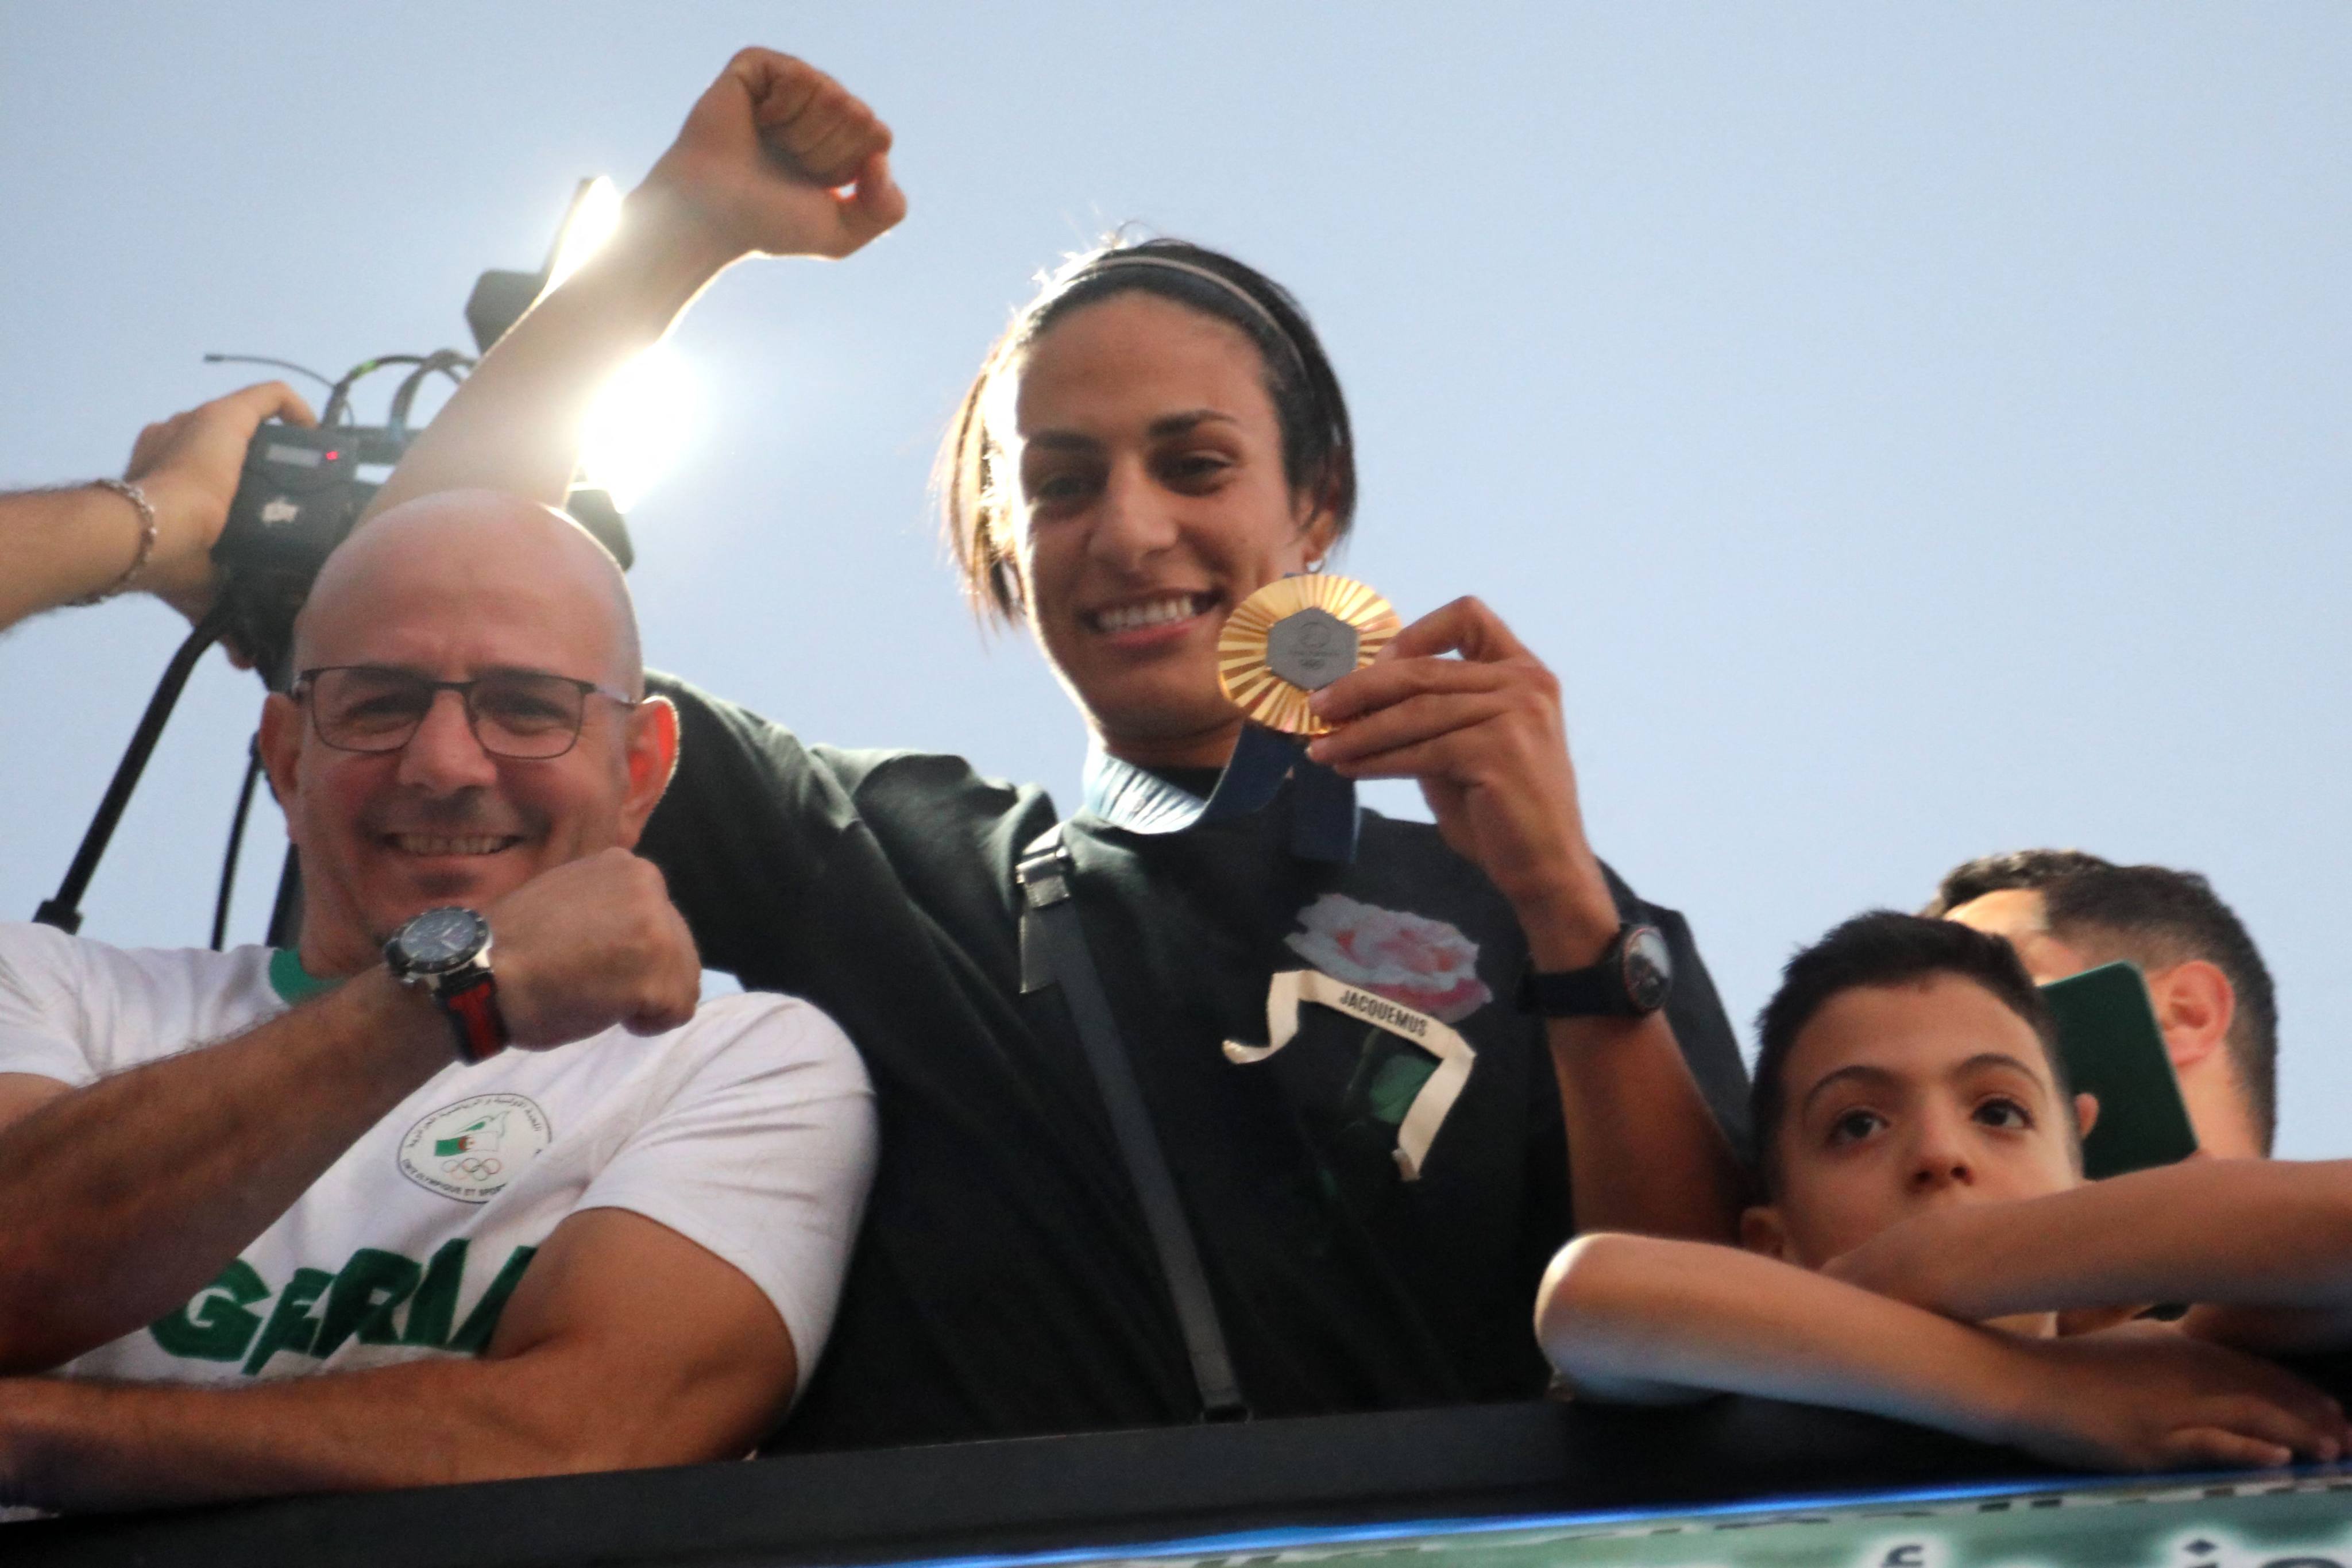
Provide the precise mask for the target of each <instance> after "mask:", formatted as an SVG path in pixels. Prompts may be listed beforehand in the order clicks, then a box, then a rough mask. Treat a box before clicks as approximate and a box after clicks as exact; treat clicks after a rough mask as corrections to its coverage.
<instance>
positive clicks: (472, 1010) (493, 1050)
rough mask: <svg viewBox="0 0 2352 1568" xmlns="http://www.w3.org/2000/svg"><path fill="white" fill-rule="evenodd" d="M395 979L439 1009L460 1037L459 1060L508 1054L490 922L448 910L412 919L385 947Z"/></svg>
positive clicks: (462, 911)
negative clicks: (493, 970)
mask: <svg viewBox="0 0 2352 1568" xmlns="http://www.w3.org/2000/svg"><path fill="white" fill-rule="evenodd" d="M383 961H384V963H386V964H387V965H388V966H390V968H391V970H392V973H393V978H394V979H395V980H398V981H399V982H400V983H401V984H404V985H413V986H415V987H416V989H418V990H419V991H422V992H424V993H425V994H426V995H428V996H430V997H432V998H433V1000H434V1001H435V1002H436V1003H438V1004H439V1005H440V1007H441V1011H442V1013H443V1014H444V1015H445V1016H446V1017H447V1018H448V1020H449V1025H450V1027H452V1028H453V1029H455V1030H456V1031H457V1059H458V1060H459V1061H461V1062H467V1063H469V1064H470V1063H473V1062H478V1061H485V1060H487V1059H488V1058H491V1057H494V1056H496V1055H498V1054H499V1052H500V1051H502V1050H504V1049H505V1048H506V1044H507V1021H506V1019H505V1017H504V1016H501V1015H500V1014H499V984H498V980H497V979H496V977H495V976H493V975H492V974H491V973H490V922H489V921H486V920H484V919H483V918H482V917H481V916H480V915H478V914H476V913H475V912H474V911H473V910H468V909H461V908H459V907H458V906H457V905H455V904H446V905H444V906H443V907H441V908H440V909H437V910H425V912H424V913H423V914H421V915H416V916H415V917H413V918H411V919H410V920H409V921H408V922H407V923H406V924H404V925H403V926H402V927H401V928H400V929H399V930H398V931H394V932H393V933H392V940H391V941H390V942H385V943H384V944H383Z"/></svg>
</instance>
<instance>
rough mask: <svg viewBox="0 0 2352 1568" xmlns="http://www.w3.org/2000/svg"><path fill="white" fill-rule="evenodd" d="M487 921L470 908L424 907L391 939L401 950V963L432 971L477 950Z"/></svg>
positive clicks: (454, 963) (461, 960) (453, 964)
mask: <svg viewBox="0 0 2352 1568" xmlns="http://www.w3.org/2000/svg"><path fill="white" fill-rule="evenodd" d="M486 935H488V922H487V921H484V920H483V919H482V917H481V916H479V915H478V914H476V913H475V912H474V911H473V910H461V909H457V908H454V907H452V908H448V909H439V910H425V912H424V913H423V914H421V915H418V916H417V917H416V918H415V920H412V921H409V922H408V923H407V924H406V925H404V926H403V927H401V928H400V933H399V934H398V935H397V936H395V937H394V938H393V939H392V941H393V945H394V947H396V948H398V949H399V950H400V959H401V964H402V967H404V968H405V969H407V970H409V971H410V972H412V973H423V974H433V973H438V972H440V971H442V970H445V969H452V968H455V967H456V966H457V965H458V964H459V963H464V962H465V961H466V960H467V959H468V958H471V957H472V956H473V955H474V954H475V953H476V952H478V951H480V948H481V945H482V938H483V937H484V936H486Z"/></svg>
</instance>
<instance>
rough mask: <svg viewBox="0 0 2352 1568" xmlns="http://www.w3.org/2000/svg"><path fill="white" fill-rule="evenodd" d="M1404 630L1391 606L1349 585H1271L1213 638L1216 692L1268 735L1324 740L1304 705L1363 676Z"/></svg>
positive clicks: (1316, 581) (1316, 579)
mask: <svg viewBox="0 0 2352 1568" xmlns="http://www.w3.org/2000/svg"><path fill="white" fill-rule="evenodd" d="M1402 629H1403V623H1402V621H1400V620H1398V619H1397V613H1396V611H1395V610H1393V609H1391V608H1390V607H1389V602H1388V601H1387V600H1386V599H1383V598H1381V596H1380V595H1378V594H1375V593H1374V592H1372V590H1370V588H1367V587H1365V586H1364V585H1363V584H1361V583H1359V582H1356V581H1355V580H1354V579H1352V578H1349V577H1335V576H1330V575H1328V574H1313V575H1309V576H1304V577H1284V578H1280V579H1278V580H1277V581H1275V582H1272V583H1268V584H1266V585H1265V587H1263V588H1260V589H1259V590H1258V591H1257V592H1256V593H1255V594H1252V595H1250V596H1249V597H1248V598H1246V599H1244V600H1243V601H1242V602H1241V605H1240V607H1239V608H1237V609H1236V610H1234V613H1233V617H1232V618H1231V619H1230V620H1228V621H1226V622H1225V629H1224V630H1223V632H1222V633H1220V634H1219V635H1218V637H1217V684H1218V685H1220V686H1222V687H1223V688H1224V692H1225V696H1226V697H1227V698H1228V699H1229V700H1231V701H1232V702H1233V704H1234V707H1236V708H1238V709H1240V710H1242V711H1243V712H1244V713H1246V714H1248V715H1249V717H1250V718H1251V719H1252V720H1253V721H1255V722H1257V723H1260V724H1263V725H1265V727H1266V728H1267V729H1269V730H1280V731H1283V732H1285V733H1286V734H1291V735H1328V734H1329V733H1330V732H1331V726H1330V725H1328V724H1326V723H1325V722H1323V721H1321V720H1320V719H1318V718H1317V717H1315V715H1314V714H1313V713H1312V712H1310V711H1309V710H1308V709H1307V698H1308V697H1309V696H1311V695H1313V694H1314V693H1315V692H1318V691H1320V690H1322V689H1323V688H1325V687H1327V686H1328V685H1330V684H1331V683H1332V682H1333V681H1335V680H1337V679H1339V678H1340V677H1341V676H1343V675H1345V674H1347V673H1348V672H1349V670H1353V669H1361V668H1363V667H1364V666H1366V665H1368V664H1370V663H1371V662H1372V657H1373V656H1374V655H1375V654H1377V653H1379V652H1380V651H1381V649H1382V648H1384V647H1388V645H1389V642H1390V639H1391V638H1393V637H1395V636H1396V635H1397V633H1398V632H1399V631H1401V630H1402Z"/></svg>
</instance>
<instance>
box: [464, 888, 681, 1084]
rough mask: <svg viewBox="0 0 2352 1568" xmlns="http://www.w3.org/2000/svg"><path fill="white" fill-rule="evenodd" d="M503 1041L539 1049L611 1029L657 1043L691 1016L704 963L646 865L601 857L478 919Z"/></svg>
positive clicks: (519, 892)
mask: <svg viewBox="0 0 2352 1568" xmlns="http://www.w3.org/2000/svg"><path fill="white" fill-rule="evenodd" d="M482 913H483V916H484V918H485V919H487V920H488V921H489V922H490V941H491V943H492V945H491V948H490V964H491V968H492V969H493V971H494V972H495V973H497V975H498V983H499V1013H500V1014H501V1015H503V1016H505V1018H506V1024H507V1034H508V1036H509V1039H510V1040H511V1042H512V1043H513V1044H515V1045H517V1046H520V1047H522V1048H524V1049H526V1050H545V1049H547V1048H548V1047H552V1046H562V1045H569V1044H571V1043H572V1041H574V1040H584V1039H586V1038H587V1037H589V1036H591V1035H595V1034H601V1033H602V1032H604V1030H605V1029H608V1028H610V1027H612V1026H614V1024H618V1025H620V1026H623V1027H624V1028H626V1029H627V1030H628V1031H629V1032H630V1033H632V1034H636V1035H658V1034H660V1033H661V1032H662V1031H663V1030H665V1029H675V1028H677V1026H679V1025H681V1024H684V1023H685V1022H686V1021H687V1020H688V1019H689V1018H691V1017H693V1016H694V1005H695V1002H696V1001H697V999H698V997H699V996H700V994H701V990H702V963H701V960H700V959H699V958H698V956H697V955H696V953H695V950H694V938H693V936H692V935H690V934H689V933H688V931H687V929H686V921H685V919H684V918H683V917H682V916H680V915H679V914H678V912H677V907H676V906H675V905H673V904H671V902H670V901H669V889H668V885H667V883H665V882H664V881H663V880H662V874H661V872H660V871H658V870H656V868H655V867H654V863H653V862H652V861H650V860H643V859H640V858H637V857H636V856H635V855H632V854H630V853H629V852H628V851H627V850H625V849H603V850H599V851H597V852H596V853H595V854H593V855H590V856H588V857H586V858H583V859H579V860H572V861H567V862H565V863H564V864H563V865H561V866H558V867H556V868H553V869H551V870H549V871H544V872H542V873H541V874H540V875H539V876H536V877H534V878H532V879H530V881H528V882H525V883H524V884H523V885H522V886H521V887H520V888H517V889H515V890H514V891H513V892H511V893H509V894H508V895H507V896H506V897H505V898H503V899H500V900H499V901H498V902H497V903H495V904H492V905H491V906H490V907H489V908H488V909H487V910H483V911H482Z"/></svg>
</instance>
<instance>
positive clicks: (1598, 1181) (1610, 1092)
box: [1547, 1013, 1746, 1241]
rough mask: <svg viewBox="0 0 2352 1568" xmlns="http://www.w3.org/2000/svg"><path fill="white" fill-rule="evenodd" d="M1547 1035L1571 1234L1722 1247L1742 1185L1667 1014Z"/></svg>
mask: <svg viewBox="0 0 2352 1568" xmlns="http://www.w3.org/2000/svg"><path fill="white" fill-rule="evenodd" d="M1547 1034H1548V1036H1549V1040H1550V1043H1551V1058H1552V1070H1553V1073H1554V1076H1555V1077H1556V1078H1557V1079H1558V1081H1559V1093H1560V1109H1561V1113H1562V1115H1563V1117H1564V1118H1565V1120H1566V1122H1567V1127H1568V1167H1569V1190H1570V1195H1571V1197H1572V1199H1573V1201H1574V1204H1575V1208H1576V1215H1575V1217H1576V1228H1577V1229H1578V1230H1579V1231H1580V1232H1582V1231H1593V1230H1622V1231H1633V1232H1638V1233H1640V1234H1643V1235H1648V1236H1675V1237H1686V1238H1690V1239H1694V1240H1698V1241H1729V1240H1730V1239H1731V1238H1732V1237H1733V1235H1734V1233H1735V1232H1736V1231H1737V1229H1738V1221H1739V1210H1740V1205H1742V1204H1743V1203H1744V1202H1745V1201H1746V1183H1745V1178H1744V1177H1743V1176H1742V1175H1741V1173H1740V1170H1739V1163H1738V1159H1737V1158H1736V1157H1735V1156H1734V1155H1733V1153H1732V1150H1731V1142H1730V1140H1728V1139H1727V1138H1726V1137H1725V1136H1724V1134H1723V1129H1722V1127H1721V1126H1720V1125H1719V1124H1718V1123H1717V1121H1716V1119H1715V1113H1714V1112H1713V1111H1712V1110H1709V1109H1708V1108H1707V1103H1706V1098H1705V1097H1704V1096H1703V1095H1701V1094H1700V1093H1699V1089H1698V1083H1697V1081H1696V1079H1693V1078H1692V1077H1691V1071H1690V1065H1689V1064H1688V1063H1687V1062H1685V1060H1684V1059H1683V1054H1682V1051H1681V1049H1680V1048H1679V1047H1677V1046H1676V1045H1675V1032H1674V1027H1673V1026H1672V1025H1670V1024H1668V1023H1667V1022H1666V1016H1665V1015H1664V1013H1653V1014H1651V1015H1650V1016H1648V1017H1645V1018H1554V1019H1552V1020H1551V1021H1550V1024H1549V1027H1548V1030H1547Z"/></svg>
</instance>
